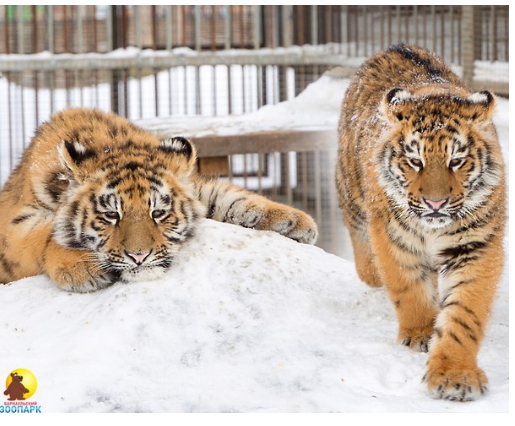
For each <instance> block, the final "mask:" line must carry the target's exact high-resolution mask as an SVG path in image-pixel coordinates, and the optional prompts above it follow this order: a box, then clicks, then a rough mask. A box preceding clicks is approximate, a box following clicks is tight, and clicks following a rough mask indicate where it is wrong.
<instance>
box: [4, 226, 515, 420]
mask: <svg viewBox="0 0 515 426" xmlns="http://www.w3.org/2000/svg"><path fill="white" fill-rule="evenodd" d="M506 283H507V279H506ZM0 306H2V321H1V323H0V341H2V342H4V343H5V342H8V344H2V345H0V360H1V365H2V371H0V375H1V374H2V372H4V374H5V376H7V375H8V373H9V372H10V371H12V370H13V369H15V368H26V369H28V370H30V371H32V372H33V373H34V374H35V376H36V377H37V381H38V389H37V391H36V393H35V395H34V396H33V397H32V398H31V400H36V401H37V404H39V405H41V410H42V411H43V412H359V411H368V412H371V411H376V412H379V411H383V412H384V411H394V412H395V411H425V412H427V411H440V412H441V411H445V412H449V411H470V410H473V411H507V404H508V380H507V374H508V365H507V364H508V359H507V340H508V339H507V333H508V327H507V324H506V326H505V327H502V326H499V325H498V324H497V323H499V322H503V321H507V309H508V308H507V306H508V304H507V298H503V309H502V310H501V314H502V315H501V316H500V318H496V319H494V323H496V330H497V331H496V332H495V333H493V334H492V335H491V337H490V339H489V340H490V343H485V348H484V349H483V353H485V356H484V357H483V359H482V360H483V361H485V360H486V362H484V364H486V365H483V367H485V369H486V370H487V374H490V379H491V382H492V389H493V391H492V392H491V393H490V395H489V396H487V397H486V398H483V399H482V400H480V401H477V402H474V403H468V404H457V403H451V402H444V401H435V400H432V399H431V398H430V397H428V396H427V395H426V393H425V389H424V387H423V385H422V384H421V377H422V374H423V369H424V364H425V360H426V357H427V355H426V354H416V353H411V352H410V351H409V350H408V349H406V348H404V347H402V346H400V345H398V344H397V343H396V341H395V336H396V327H397V325H396V319H395V315H394V313H393V310H392V307H391V304H390V302H389V301H388V300H387V297H386V295H385V292H384V291H383V290H382V289H369V288H368V287H367V286H365V285H364V284H362V283H361V282H360V281H359V280H358V278H357V276H356V274H355V272H354V265H353V264H352V263H350V262H348V261H346V260H344V259H341V258H339V257H337V256H334V255H331V254H328V253H326V252H324V251H323V250H321V249H319V248H317V247H315V246H308V245H303V244H298V243H296V242H294V241H291V240H288V239H287V238H284V237H281V236H279V235H277V234H274V233H271V232H262V231H261V232H260V231H253V230H249V229H244V228H240V227H237V226H234V225H228V224H222V223H218V222H214V221H211V220H207V219H203V220H201V221H200V223H199V227H198V231H197V234H196V236H195V237H194V238H192V239H191V241H190V242H189V243H187V245H186V246H185V247H184V249H183V250H182V252H181V253H180V254H179V255H178V256H177V257H176V261H175V263H174V265H173V266H172V268H171V270H170V271H169V272H168V273H167V275H166V276H165V277H164V278H162V279H160V280H156V281H152V282H139V283H133V284H127V285H123V284H115V285H113V286H112V287H110V288H107V289H105V290H101V291H99V292H96V293H90V294H75V293H66V292H63V291H60V290H58V289H57V288H56V287H55V286H54V285H53V284H52V283H51V282H50V281H49V279H47V278H46V277H43V276H39V277H33V278H29V279H25V280H20V281H19V282H16V283H14V284H12V285H9V286H4V287H1V288H0ZM492 369H493V370H494V371H493V373H494V374H491V373H492ZM496 371H497V373H498V374H497V373H496Z"/></svg>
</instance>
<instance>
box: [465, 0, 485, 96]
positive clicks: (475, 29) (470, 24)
mask: <svg viewBox="0 0 515 426" xmlns="http://www.w3.org/2000/svg"><path fill="white" fill-rule="evenodd" d="M479 12H480V11H479V10H478V9H477V6H461V19H462V21H461V40H462V41H461V42H462V50H461V52H462V57H461V66H462V68H463V76H462V78H463V81H464V82H465V84H466V85H467V86H469V87H472V85H473V81H474V61H475V60H476V59H479V58H480V57H481V45H480V44H479V42H480V40H481V38H480V37H481V21H479V22H478V19H479V18H480V15H479Z"/></svg>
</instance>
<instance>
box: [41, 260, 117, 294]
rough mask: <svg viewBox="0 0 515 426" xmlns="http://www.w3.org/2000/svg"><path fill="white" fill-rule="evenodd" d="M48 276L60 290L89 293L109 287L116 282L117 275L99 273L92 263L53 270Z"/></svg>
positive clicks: (104, 272)
mask: <svg viewBox="0 0 515 426" xmlns="http://www.w3.org/2000/svg"><path fill="white" fill-rule="evenodd" d="M48 275H49V276H50V278H51V279H52V281H54V283H55V284H57V286H58V287H59V288H61V289H62V290H66V291H72V292H77V293H90V292H92V291H97V290H100V289H103V288H106V287H109V286H110V285H111V284H113V283H114V282H115V281H116V280H117V274H115V273H112V272H106V271H99V270H98V267H96V266H95V265H94V264H92V263H88V262H82V263H78V264H76V265H74V266H72V267H70V268H66V267H65V268H63V267H59V268H55V269H54V270H53V271H52V272H50V271H48Z"/></svg>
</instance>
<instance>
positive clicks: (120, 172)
mask: <svg viewBox="0 0 515 426" xmlns="http://www.w3.org/2000/svg"><path fill="white" fill-rule="evenodd" d="M152 142H153V143H148V144H146V143H143V142H141V141H138V143H135V142H133V141H131V140H128V141H127V142H124V143H121V144H118V145H112V146H107V148H105V149H103V150H95V148H94V147H93V148H92V147H91V146H90V147H88V146H85V145H83V144H81V143H80V142H69V141H63V142H62V143H61V144H60V145H59V147H58V151H59V157H60V161H61V163H62V166H63V167H64V169H65V170H66V173H65V174H64V177H63V179H65V180H67V181H68V187H67V189H66V191H65V192H64V193H63V195H62V196H61V197H60V206H59V208H58V210H57V214H56V220H55V223H56V225H55V227H54V235H55V239H56V241H57V242H58V243H60V244H62V245H63V246H65V247H68V248H72V249H87V250H91V251H93V252H94V253H95V254H94V256H95V257H96V258H95V261H96V262H98V265H99V267H101V268H103V269H105V270H108V271H111V272H115V273H119V274H120V277H121V279H122V280H124V281H133V280H141V279H152V278H156V277H158V276H160V275H161V274H162V273H163V272H164V271H166V270H167V269H168V268H169V267H170V266H171V262H172V259H173V256H174V255H175V254H176V253H177V251H178V248H179V247H180V245H181V244H182V243H183V242H184V241H185V240H186V239H187V238H188V237H189V236H190V235H191V234H192V232H193V229H194V222H195V219H196V218H197V217H199V216H202V215H203V214H204V208H203V206H202V205H201V204H200V203H199V201H198V200H197V198H196V197H195V194H194V188H193V182H192V177H191V174H192V171H193V168H194V164H195V158H196V157H195V148H194V147H193V145H192V144H191V143H190V142H189V141H188V140H186V139H184V138H181V137H178V138H173V139H168V140H164V141H162V142H160V143H157V142H156V141H152Z"/></svg>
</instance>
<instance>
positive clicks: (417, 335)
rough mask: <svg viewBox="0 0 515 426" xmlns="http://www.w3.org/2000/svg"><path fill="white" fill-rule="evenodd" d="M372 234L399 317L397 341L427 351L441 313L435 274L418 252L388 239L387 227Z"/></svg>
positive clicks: (383, 276)
mask: <svg viewBox="0 0 515 426" xmlns="http://www.w3.org/2000/svg"><path fill="white" fill-rule="evenodd" d="M370 235H371V245H372V250H373V252H374V256H375V261H376V265H377V270H378V272H379V275H380V278H381V281H382V282H383V283H384V286H385V287H386V290H387V293H388V296H389V298H390V300H391V301H392V304H393V306H394V307H395V312H396V314H397V319H398V323H399V331H398V340H399V342H400V343H401V344H403V345H405V346H408V347H409V348H410V349H411V350H413V351H417V352H427V351H428V346H429V341H430V339H431V336H432V335H433V331H434V329H433V326H434V320H435V318H436V315H437V313H438V307H437V304H436V290H437V289H436V285H437V282H436V278H437V277H436V272H434V271H431V270H430V269H428V268H427V266H425V264H424V262H423V259H421V258H420V257H419V255H418V254H417V253H416V251H412V250H410V248H409V247H408V246H405V245H401V244H402V243H401V242H400V241H399V242H396V241H395V240H392V239H391V238H388V236H387V232H386V229H385V228H384V227H383V228H382V227H381V226H377V227H376V229H375V230H373V231H372V232H371V234H370Z"/></svg>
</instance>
